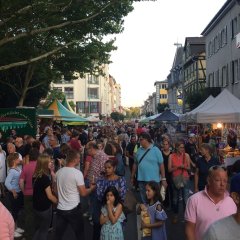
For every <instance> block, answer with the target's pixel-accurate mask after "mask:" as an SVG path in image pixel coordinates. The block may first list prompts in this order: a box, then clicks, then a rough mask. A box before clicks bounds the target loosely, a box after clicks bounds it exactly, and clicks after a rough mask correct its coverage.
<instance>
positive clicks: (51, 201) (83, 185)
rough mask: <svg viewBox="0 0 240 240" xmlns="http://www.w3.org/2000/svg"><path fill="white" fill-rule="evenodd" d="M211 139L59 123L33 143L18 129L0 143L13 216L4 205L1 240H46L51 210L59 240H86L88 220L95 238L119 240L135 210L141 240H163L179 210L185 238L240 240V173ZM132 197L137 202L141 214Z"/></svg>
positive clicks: (0, 184)
mask: <svg viewBox="0 0 240 240" xmlns="http://www.w3.org/2000/svg"><path fill="white" fill-rule="evenodd" d="M198 137H199V136H198ZM211 137H212V136H211V134H209V136H207V137H206V136H204V137H203V136H202V143H201V144H200V146H198V144H197V136H196V135H195V134H194V133H191V132H190V133H189V134H188V136H187V139H180V140H178V139H177V140H174V141H173V140H172V137H171V136H170V135H169V134H168V132H167V129H166V128H164V127H159V128H158V129H155V128H153V127H151V126H146V125H145V124H143V125H141V124H140V123H139V124H119V125H115V124H112V125H111V124H108V125H107V126H89V127H88V128H78V127H75V128H68V127H63V126H61V125H58V124H56V123H54V124H52V125H47V126H43V130H42V134H41V135H40V136H39V137H37V138H36V139H35V138H33V137H32V136H29V135H24V136H20V135H18V133H17V132H16V130H14V129H12V130H11V132H10V133H9V136H8V137H7V138H5V139H3V138H2V136H1V135H0V146H1V147H0V191H1V200H3V199H4V198H7V199H8V200H9V202H10V203H11V204H10V208H8V209H7V207H5V206H4V204H3V203H4V201H1V202H3V203H1V202H0V240H8V239H14V238H18V237H25V239H34V240H37V239H39V240H44V239H47V238H48V233H49V231H51V229H52V218H53V212H54V214H55V215H56V227H55V228H56V229H54V239H57V240H60V239H62V237H63V235H64V232H65V231H66V229H67V227H68V226H71V228H72V230H73V232H74V233H75V236H76V239H84V218H88V220H89V221H90V223H91V224H92V225H93V238H92V239H93V240H98V239H101V240H122V239H124V236H125V233H124V226H125V224H126V222H127V217H128V216H127V215H128V214H129V213H130V212H133V211H136V213H137V214H139V216H140V218H141V230H142V231H141V235H142V236H141V237H142V239H145V240H166V239H167V233H166V232H167V231H166V220H167V218H168V216H167V213H168V212H169V211H172V212H173V215H172V216H171V219H169V220H170V221H171V224H176V223H177V222H178V221H179V209H180V203H182V204H183V206H182V207H183V209H184V212H185V215H184V218H185V235H186V239H187V240H193V239H196V240H203V239H205V240H217V239H218V240H220V239H221V240H236V239H240V173H239V172H240V168H239V165H236V167H235V168H231V169H230V168H229V169H227V168H225V167H224V163H223V162H222V160H221V159H220V158H219V156H218V151H217V150H218V149H217V144H210V140H211ZM127 168H129V169H130V173H131V175H130V176H131V177H130V178H131V186H130V188H131V189H130V188H129V187H127V184H126V178H125V170H126V169H127ZM133 192H139V194H140V199H141V201H140V202H139V204H137V206H136V205H135V206H134V208H135V209H133V208H131V207H130V206H131V205H134V203H133V202H134V198H133V195H131V193H133ZM83 197H84V198H83ZM83 199H87V204H88V208H87V210H86V211H85V212H83V208H82V200H83ZM131 202H132V204H131ZM21 211H23V212H24V224H19V221H20V220H19V213H20V212H21ZM20 226H21V228H20ZM176 239H179V237H178V236H176Z"/></svg>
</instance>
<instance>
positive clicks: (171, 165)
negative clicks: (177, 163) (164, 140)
mask: <svg viewBox="0 0 240 240" xmlns="http://www.w3.org/2000/svg"><path fill="white" fill-rule="evenodd" d="M175 170H177V167H174V166H173V164H172V154H171V155H170V156H169V158H168V171H169V172H173V171H175Z"/></svg>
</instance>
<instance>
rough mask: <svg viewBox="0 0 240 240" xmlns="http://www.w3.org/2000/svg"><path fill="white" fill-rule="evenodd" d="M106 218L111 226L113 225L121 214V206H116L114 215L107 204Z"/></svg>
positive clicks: (110, 206)
mask: <svg viewBox="0 0 240 240" xmlns="http://www.w3.org/2000/svg"><path fill="white" fill-rule="evenodd" d="M107 210H108V217H109V220H110V221H111V223H112V224H115V223H116V222H117V220H118V218H119V217H120V215H121V213H122V204H118V205H117V210H116V212H115V213H113V212H112V205H111V204H107Z"/></svg>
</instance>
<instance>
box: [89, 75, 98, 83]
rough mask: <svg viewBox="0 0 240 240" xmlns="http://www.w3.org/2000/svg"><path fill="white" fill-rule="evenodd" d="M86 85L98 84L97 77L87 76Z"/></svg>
mask: <svg viewBox="0 0 240 240" xmlns="http://www.w3.org/2000/svg"><path fill="white" fill-rule="evenodd" d="M88 84H99V79H98V76H95V75H88Z"/></svg>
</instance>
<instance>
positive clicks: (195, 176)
mask: <svg viewBox="0 0 240 240" xmlns="http://www.w3.org/2000/svg"><path fill="white" fill-rule="evenodd" d="M198 181H199V169H198V168H196V172H195V174H194V191H195V192H198V191H199V189H198Z"/></svg>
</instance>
